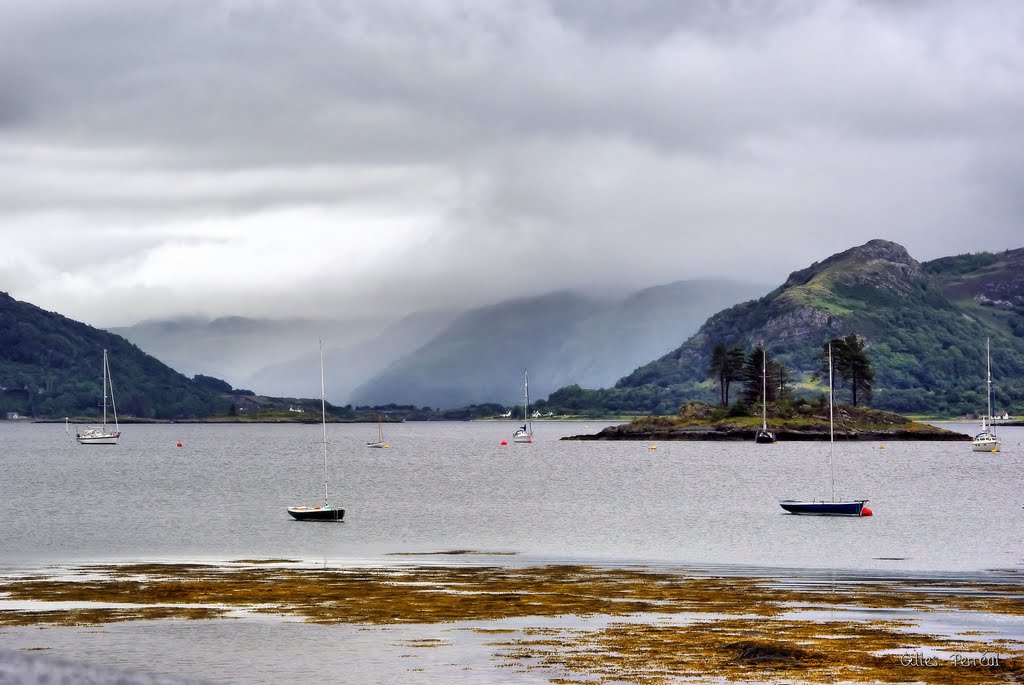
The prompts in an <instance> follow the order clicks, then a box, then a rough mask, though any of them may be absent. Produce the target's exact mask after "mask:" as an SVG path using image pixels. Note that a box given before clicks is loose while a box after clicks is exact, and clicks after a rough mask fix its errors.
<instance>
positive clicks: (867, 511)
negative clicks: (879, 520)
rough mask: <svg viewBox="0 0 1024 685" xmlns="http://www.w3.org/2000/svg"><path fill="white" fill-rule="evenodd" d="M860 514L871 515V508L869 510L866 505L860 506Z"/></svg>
mask: <svg viewBox="0 0 1024 685" xmlns="http://www.w3.org/2000/svg"><path fill="white" fill-rule="evenodd" d="M860 515H861V516H872V513H871V510H870V509H868V508H867V507H863V508H862V509H861V510H860Z"/></svg>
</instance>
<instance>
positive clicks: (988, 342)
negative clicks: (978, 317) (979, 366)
mask: <svg viewBox="0 0 1024 685" xmlns="http://www.w3.org/2000/svg"><path fill="white" fill-rule="evenodd" d="M990 345H991V339H990V338H985V364H986V366H987V369H986V373H985V376H986V384H987V391H986V395H988V420H989V422H990V423H991V421H992V352H991V350H990V347H989V346H990Z"/></svg>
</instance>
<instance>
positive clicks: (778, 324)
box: [548, 240, 1024, 415]
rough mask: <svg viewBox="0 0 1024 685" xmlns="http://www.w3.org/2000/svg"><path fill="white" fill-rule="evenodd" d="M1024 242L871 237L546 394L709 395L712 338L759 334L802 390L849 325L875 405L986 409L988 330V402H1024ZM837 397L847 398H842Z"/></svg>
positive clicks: (645, 407)
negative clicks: (959, 243)
mask: <svg viewBox="0 0 1024 685" xmlns="http://www.w3.org/2000/svg"><path fill="white" fill-rule="evenodd" d="M1022 313H1024V250H1013V251H1010V252H1006V253H1002V254H1000V255H990V254H982V255H965V256H962V257H951V258H946V259H940V260H936V261H934V262H929V263H927V264H923V265H922V264H920V263H918V262H917V261H915V260H914V259H913V258H912V257H911V256H910V255H909V254H908V253H907V251H906V250H905V249H904V248H903V247H902V246H900V245H897V244H895V243H892V242H888V241H884V240H872V241H870V242H868V243H867V244H865V245H862V246H859V247H855V248H852V249H850V250H847V251H845V252H842V253H840V254H837V255H833V256H832V257H829V258H828V259H826V260H824V261H823V262H820V263H815V264H812V265H811V266H809V267H807V268H806V269H803V270H801V271H797V272H795V273H793V274H792V275H790V277H789V278H788V279H787V280H786V282H785V283H784V284H782V285H781V286H780V287H779V288H777V289H775V290H774V291H772V292H770V293H768V294H767V295H765V296H764V297H762V298H760V299H758V300H753V301H750V302H745V303H743V304H739V305H736V306H734V307H731V308H729V309H726V310H724V311H721V312H719V313H718V314H716V315H714V316H712V317H711V318H710V319H708V320H707V322H706V323H705V324H704V325H703V326H702V327H701V329H700V330H699V331H698V332H697V333H696V334H695V335H694V336H693V337H691V338H690V339H689V340H687V341H686V342H685V343H683V344H682V345H681V346H680V347H678V348H676V349H675V350H673V351H672V352H670V353H668V354H667V355H665V356H663V357H661V358H660V359H657V360H655V361H653V362H651V363H649V364H646V365H644V366H641V367H640V368H638V369H636V370H635V371H633V372H632V373H631V374H629V375H628V376H626V377H625V378H622V379H621V380H619V381H618V383H616V384H615V386H614V387H613V388H610V389H607V390H597V391H587V390H581V389H580V388H577V387H569V388H563V389H561V390H559V391H557V392H555V393H553V394H552V395H551V396H550V397H549V399H548V404H549V406H551V407H554V408H565V409H572V410H576V411H581V410H587V409H591V410H593V409H596V408H600V409H602V410H605V411H609V412H613V413H622V412H624V411H638V412H650V413H659V414H674V413H675V411H676V410H677V409H678V407H679V405H680V404H681V403H682V402H684V401H690V400H703V401H715V400H716V398H717V389H716V388H715V387H714V386H712V384H711V382H710V380H709V377H708V373H707V369H708V365H709V361H710V353H711V349H712V348H713V347H714V345H715V344H716V343H718V342H724V343H726V345H728V346H733V345H738V346H740V347H742V348H743V349H744V350H746V351H749V350H751V349H752V348H753V347H754V346H755V345H756V344H757V343H758V342H760V341H764V344H765V346H766V347H767V349H768V353H769V354H770V355H772V356H773V357H775V359H777V360H778V361H780V362H781V363H783V364H784V365H786V367H788V369H789V370H790V374H791V376H792V377H794V379H796V380H797V381H798V383H797V385H798V387H797V390H798V392H799V391H800V388H801V384H802V387H803V391H804V392H808V393H813V392H814V389H813V384H814V380H813V379H812V378H811V375H812V373H813V372H814V370H815V369H816V368H817V367H818V364H819V362H818V360H817V355H818V354H819V353H820V350H821V346H822V344H823V343H824V342H825V341H826V340H828V339H831V338H835V337H842V336H846V335H848V334H850V333H856V334H857V335H858V336H860V337H862V338H864V339H865V341H866V352H867V354H868V357H869V359H870V360H871V362H872V364H873V366H874V370H875V384H874V387H875V394H874V402H873V404H874V406H876V407H879V408H882V409H888V410H891V411H898V412H906V413H921V414H931V415H961V414H967V413H977V412H979V411H983V410H984V406H985V395H984V383H985V339H986V337H991V339H992V372H993V381H994V383H995V408H996V409H997V410H999V411H1002V410H1007V411H1009V412H1010V413H1013V414H1019V413H1022V412H1024V316H1022ZM840 399H845V398H842V397H841V398H840Z"/></svg>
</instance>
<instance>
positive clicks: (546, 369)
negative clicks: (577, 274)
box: [353, 280, 764, 407]
mask: <svg viewBox="0 0 1024 685" xmlns="http://www.w3.org/2000/svg"><path fill="white" fill-rule="evenodd" d="M762 292H764V287H763V286H758V285H754V284H750V283H741V282H733V281H726V280H693V281H679V282H676V283H671V284H668V285H662V286H657V287H653V288H648V289H646V290H642V291H640V292H637V293H633V294H631V295H630V296H629V297H627V298H625V299H623V300H620V301H612V302H609V301H607V300H606V299H605V300H599V299H596V298H590V297H587V296H585V295H580V294H577V293H571V292H558V293H551V294H548V295H544V296H541V297H534V298H525V299H519V300H512V301H508V302H502V303H500V304H496V305H493V306H490V307H483V308H480V309H476V310H473V311H471V312H467V313H466V314H464V315H462V316H461V317H459V318H458V319H457V320H455V321H454V322H453V323H452V324H451V326H449V327H448V328H447V329H445V330H444V331H442V332H441V333H440V334H439V335H438V336H437V337H435V338H434V339H433V340H430V341H429V342H427V343H426V344H424V345H423V346H422V347H420V348H419V349H417V350H416V351H415V352H413V353H412V354H410V355H408V356H406V357H405V358H403V359H401V360H399V361H397V362H395V363H394V364H392V365H391V366H390V367H389V368H388V369H386V370H385V371H384V372H382V373H380V374H379V375H377V376H375V377H374V378H372V379H371V380H369V381H367V382H366V383H364V384H363V385H362V386H361V387H359V388H358V389H357V390H356V391H355V393H354V394H353V401H354V402H356V403H358V404H383V403H386V402H395V403H398V404H415V405H418V406H423V405H426V406H435V407H436V406H440V407H456V406H463V405H466V404H474V403H481V402H502V403H505V404H515V403H517V402H521V401H522V396H523V387H522V385H523V370H524V369H528V370H529V374H530V393H531V397H533V398H538V399H539V398H542V397H545V396H546V395H547V394H548V393H550V392H551V391H552V390H554V389H556V388H558V387H561V386H562V385H565V384H568V383H581V384H595V385H597V384H609V383H611V382H613V381H614V380H615V379H616V378H618V377H620V376H621V375H622V373H624V372H625V371H626V370H628V369H630V368H634V367H635V366H636V365H637V364H640V363H642V362H643V361H644V360H647V359H650V358H651V357H652V356H655V355H657V354H659V353H662V352H664V351H665V350H667V349H671V348H672V347H673V346H674V345H678V344H679V341H680V340H683V339H685V338H686V336H687V335H689V334H690V333H692V332H693V331H695V330H696V329H697V326H698V325H699V324H700V322H702V321H703V320H704V319H705V318H706V317H707V316H708V315H709V314H711V313H712V312H714V311H716V310H718V309H719V308H721V307H723V306H726V305H729V304H733V303H735V302H737V301H741V300H745V299H748V298H749V297H753V296H756V295H757V294H759V293H762Z"/></svg>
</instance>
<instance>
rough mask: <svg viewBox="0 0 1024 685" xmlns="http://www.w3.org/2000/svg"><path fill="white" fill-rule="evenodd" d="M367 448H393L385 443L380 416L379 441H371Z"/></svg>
mask: <svg viewBox="0 0 1024 685" xmlns="http://www.w3.org/2000/svg"><path fill="white" fill-rule="evenodd" d="M366 446H367V447H377V448H384V447H391V445H389V444H387V443H386V442H384V427H383V426H382V425H381V422H380V417H379V416H378V417H377V439H376V440H370V441H369V442H367V443H366Z"/></svg>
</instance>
